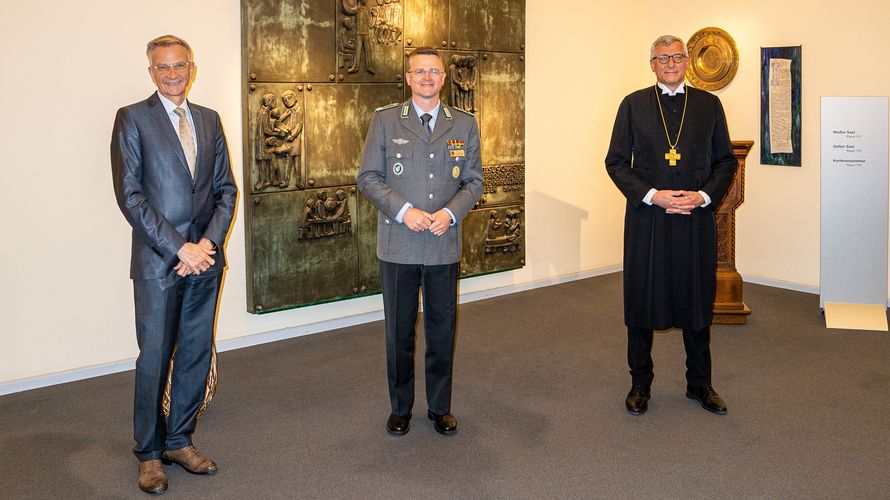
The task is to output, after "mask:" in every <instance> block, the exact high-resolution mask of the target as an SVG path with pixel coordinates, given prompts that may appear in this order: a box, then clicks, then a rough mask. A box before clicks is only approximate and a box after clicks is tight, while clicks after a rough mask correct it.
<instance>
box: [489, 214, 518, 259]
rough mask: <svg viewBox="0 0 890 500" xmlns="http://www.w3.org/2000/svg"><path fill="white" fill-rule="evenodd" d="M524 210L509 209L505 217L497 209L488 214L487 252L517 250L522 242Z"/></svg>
mask: <svg viewBox="0 0 890 500" xmlns="http://www.w3.org/2000/svg"><path fill="white" fill-rule="evenodd" d="M521 215H522V212H521V211H520V210H519V209H517V208H511V209H508V210H507V212H506V214H505V215H504V218H503V219H502V218H500V217H499V216H498V211H497V210H492V211H491V212H490V213H489V214H488V227H487V229H486V232H485V253H495V252H516V251H518V250H519V248H520V244H521V243H522V219H521V217H520V216H521Z"/></svg>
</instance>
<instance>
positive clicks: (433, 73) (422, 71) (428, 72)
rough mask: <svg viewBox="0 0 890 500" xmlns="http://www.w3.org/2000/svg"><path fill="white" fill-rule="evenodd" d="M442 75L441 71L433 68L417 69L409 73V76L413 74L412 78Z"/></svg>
mask: <svg viewBox="0 0 890 500" xmlns="http://www.w3.org/2000/svg"><path fill="white" fill-rule="evenodd" d="M442 73H443V71H442V70H441V69H438V68H433V69H423V68H417V69H415V70H413V71H411V74H413V75H414V76H417V77H421V76H424V75H430V76H439V75H441V74H442Z"/></svg>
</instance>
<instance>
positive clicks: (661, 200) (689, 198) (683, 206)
mask: <svg viewBox="0 0 890 500" xmlns="http://www.w3.org/2000/svg"><path fill="white" fill-rule="evenodd" d="M704 202H705V199H704V198H702V195H701V194H699V193H698V191H672V190H669V189H663V190H661V191H657V192H656V193H655V194H654V195H652V203H654V204H656V205H658V206H659V207H661V208H663V209H664V210H665V212H667V213H669V214H680V215H689V214H691V213H692V210H693V209H695V208H697V207H700V206H701V205H702V204H703V203H704Z"/></svg>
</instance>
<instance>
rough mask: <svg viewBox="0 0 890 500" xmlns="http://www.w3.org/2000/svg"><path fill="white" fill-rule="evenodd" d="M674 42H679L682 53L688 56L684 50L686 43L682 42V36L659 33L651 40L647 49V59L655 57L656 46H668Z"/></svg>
mask: <svg viewBox="0 0 890 500" xmlns="http://www.w3.org/2000/svg"><path fill="white" fill-rule="evenodd" d="M674 42H680V45H682V46H683V55H684V56H689V53H688V52H686V43H684V42H683V39H682V38H680V37H678V36H674V35H661V36H660V37H658V38H656V39H655V41H654V42H652V48H650V49H649V59H652V58H653V57H655V49H656V48H658V46H659V45H661V46H662V47H669V46H671V45H672V44H673V43H674Z"/></svg>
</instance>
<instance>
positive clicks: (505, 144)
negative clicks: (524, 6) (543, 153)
mask: <svg viewBox="0 0 890 500" xmlns="http://www.w3.org/2000/svg"><path fill="white" fill-rule="evenodd" d="M480 66H481V70H480V74H479V79H480V82H479V86H480V87H481V90H482V92H481V95H480V96H479V99H478V100H479V102H480V111H479V115H478V119H479V127H480V133H481V139H482V163H483V164H484V165H491V164H504V163H524V162H525V58H524V56H523V55H521V54H506V53H490V52H485V53H483V54H482V61H481V65H480Z"/></svg>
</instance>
